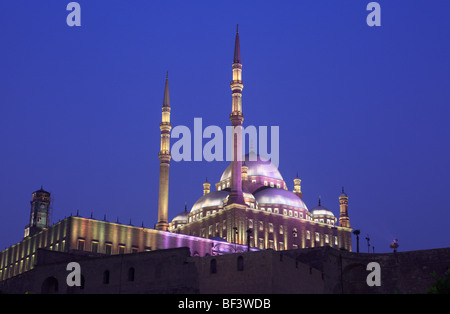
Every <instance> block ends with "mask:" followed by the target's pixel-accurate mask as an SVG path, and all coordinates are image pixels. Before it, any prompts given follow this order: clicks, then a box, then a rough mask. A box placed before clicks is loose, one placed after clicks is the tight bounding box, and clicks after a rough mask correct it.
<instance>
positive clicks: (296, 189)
mask: <svg viewBox="0 0 450 314" xmlns="http://www.w3.org/2000/svg"><path fill="white" fill-rule="evenodd" d="M301 183H302V180H301V179H300V178H299V177H298V173H297V177H296V178H295V179H294V191H293V192H294V193H295V194H296V195H297V196H298V197H300V198H301V199H303V193H302V186H301Z"/></svg>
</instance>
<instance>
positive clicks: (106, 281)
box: [103, 270, 109, 285]
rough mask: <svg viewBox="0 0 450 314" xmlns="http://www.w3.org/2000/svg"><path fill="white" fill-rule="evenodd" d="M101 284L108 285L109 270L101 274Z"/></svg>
mask: <svg viewBox="0 0 450 314" xmlns="http://www.w3.org/2000/svg"><path fill="white" fill-rule="evenodd" d="M103 284H105V285H107V284H109V270H105V271H104V272H103Z"/></svg>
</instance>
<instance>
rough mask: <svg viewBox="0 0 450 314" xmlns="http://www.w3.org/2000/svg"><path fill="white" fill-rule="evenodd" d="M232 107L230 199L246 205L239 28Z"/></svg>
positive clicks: (234, 202)
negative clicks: (243, 182)
mask: <svg viewBox="0 0 450 314" xmlns="http://www.w3.org/2000/svg"><path fill="white" fill-rule="evenodd" d="M230 86H231V95H232V105H231V114H230V120H231V126H232V127H233V128H232V129H233V131H232V136H233V139H232V145H233V147H232V152H233V153H232V154H233V155H232V161H231V192H230V195H229V198H228V205H229V204H240V205H245V201H244V195H243V193H242V155H243V154H242V123H243V121H244V115H243V113H242V89H243V88H244V83H243V82H242V63H241V47H240V42H239V26H237V28H236V39H235V44H234V57H233V80H232V81H231V83H230Z"/></svg>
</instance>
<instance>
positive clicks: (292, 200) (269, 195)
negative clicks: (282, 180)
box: [254, 188, 308, 210]
mask: <svg viewBox="0 0 450 314" xmlns="http://www.w3.org/2000/svg"><path fill="white" fill-rule="evenodd" d="M254 195H255V198H256V200H257V201H258V203H259V205H264V204H279V205H286V206H292V207H296V208H301V209H306V210H308V208H307V207H306V205H305V203H303V201H302V200H301V199H300V197H298V196H297V195H296V194H294V193H292V192H291V191H288V190H283V189H273V188H266V189H264V190H261V191H259V192H257V193H255V194H254Z"/></svg>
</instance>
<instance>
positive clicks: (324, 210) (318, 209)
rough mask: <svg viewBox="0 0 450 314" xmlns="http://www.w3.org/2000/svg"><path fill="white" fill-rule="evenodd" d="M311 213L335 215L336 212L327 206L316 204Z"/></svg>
mask: <svg viewBox="0 0 450 314" xmlns="http://www.w3.org/2000/svg"><path fill="white" fill-rule="evenodd" d="M311 214H313V215H328V216H333V217H334V214H333V213H332V212H331V211H330V210H328V209H327V208H325V207H323V206H321V205H319V206H316V207H314V208H313V209H311Z"/></svg>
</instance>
